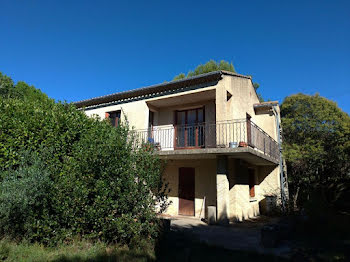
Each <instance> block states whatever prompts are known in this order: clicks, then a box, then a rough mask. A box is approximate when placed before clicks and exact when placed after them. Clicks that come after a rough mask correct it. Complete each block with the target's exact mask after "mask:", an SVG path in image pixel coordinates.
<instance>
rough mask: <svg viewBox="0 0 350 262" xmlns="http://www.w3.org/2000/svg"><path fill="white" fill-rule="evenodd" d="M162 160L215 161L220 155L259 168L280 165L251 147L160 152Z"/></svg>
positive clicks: (275, 160)
mask: <svg viewBox="0 0 350 262" xmlns="http://www.w3.org/2000/svg"><path fill="white" fill-rule="evenodd" d="M157 154H158V155H159V157H160V158H161V159H165V160H167V159H213V158H216V156H218V155H227V156H228V157H230V158H237V159H242V160H245V161H247V162H248V163H251V164H254V165H257V166H271V165H278V160H277V159H275V158H273V157H271V156H269V155H266V154H263V153H261V152H259V151H258V150H255V149H253V148H250V147H237V148H199V149H180V150H169V151H166V150H164V151H158V152H157Z"/></svg>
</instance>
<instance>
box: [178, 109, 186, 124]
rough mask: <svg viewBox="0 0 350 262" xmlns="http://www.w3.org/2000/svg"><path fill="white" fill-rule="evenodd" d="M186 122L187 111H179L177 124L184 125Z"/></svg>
mask: <svg viewBox="0 0 350 262" xmlns="http://www.w3.org/2000/svg"><path fill="white" fill-rule="evenodd" d="M185 123H186V112H185V111H181V112H177V124H178V125H184V124H185Z"/></svg>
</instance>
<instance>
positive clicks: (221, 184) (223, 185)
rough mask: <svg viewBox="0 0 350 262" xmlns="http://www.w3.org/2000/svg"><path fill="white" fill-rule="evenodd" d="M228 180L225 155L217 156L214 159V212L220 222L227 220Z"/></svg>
mask: <svg viewBox="0 0 350 262" xmlns="http://www.w3.org/2000/svg"><path fill="white" fill-rule="evenodd" d="M229 191H230V188H229V181H228V169H227V156H217V159H216V210H217V211H216V212H217V216H216V217H217V221H218V223H220V224H228V222H229V215H228V210H229Z"/></svg>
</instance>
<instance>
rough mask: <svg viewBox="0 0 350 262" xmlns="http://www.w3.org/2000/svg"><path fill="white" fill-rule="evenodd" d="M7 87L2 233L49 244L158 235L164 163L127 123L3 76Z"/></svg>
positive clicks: (0, 171)
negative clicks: (89, 114) (90, 115)
mask: <svg viewBox="0 0 350 262" xmlns="http://www.w3.org/2000/svg"><path fill="white" fill-rule="evenodd" d="M3 79H4V81H3ZM0 86H1V87H2V91H3V92H2V93H1V99H0V112H1V114H0V201H1V203H0V205H1V206H0V234H3V235H9V236H12V237H15V238H24V237H25V238H27V239H29V240H31V241H39V242H42V243H46V244H48V243H55V242H57V241H61V240H69V239H71V238H72V237H74V236H75V235H80V236H82V237H84V238H89V239H100V240H103V241H107V242H116V241H117V242H121V243H129V242H130V241H131V240H132V239H133V238H135V237H136V238H137V237H149V236H154V235H155V234H156V233H157V220H156V212H155V206H156V205H158V204H161V205H166V197H165V194H164V193H165V191H164V190H165V189H166V187H164V186H163V184H162V180H161V171H162V170H161V168H162V163H161V162H160V160H159V159H158V158H157V157H156V156H155V154H153V152H152V150H151V151H150V150H148V149H149V147H135V144H136V143H137V141H136V138H135V137H134V136H133V135H132V134H133V132H132V131H131V130H129V127H128V126H125V125H120V127H118V128H114V127H112V126H111V125H110V123H109V122H108V121H101V120H99V119H97V118H88V117H87V116H86V115H85V114H84V112H82V111H78V110H77V109H76V108H75V107H74V105H71V104H66V103H55V102H54V101H53V100H52V99H49V98H48V97H47V96H46V95H45V94H43V93H42V92H41V91H40V90H37V89H35V88H34V87H32V86H29V85H27V84H26V83H24V82H19V83H17V84H16V85H14V84H13V82H12V80H10V79H9V78H8V77H6V76H4V75H1V78H0ZM38 207H40V208H38Z"/></svg>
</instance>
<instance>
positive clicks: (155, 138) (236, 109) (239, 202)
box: [75, 71, 287, 223]
mask: <svg viewBox="0 0 350 262" xmlns="http://www.w3.org/2000/svg"><path fill="white" fill-rule="evenodd" d="M75 104H76V106H77V107H78V108H81V109H83V110H84V111H85V113H86V114H87V115H88V116H93V115H98V116H99V117H101V118H109V119H110V120H111V124H112V125H114V126H117V125H118V123H120V121H123V120H125V119H126V117H127V120H128V122H129V125H130V126H132V127H134V129H135V131H134V132H136V135H137V136H138V138H139V139H140V140H142V141H145V142H147V141H148V142H150V143H153V144H154V145H155V146H156V147H157V148H158V151H157V154H159V157H160V158H161V159H165V160H167V161H166V168H165V171H164V178H165V180H166V181H167V182H168V183H169V187H170V189H171V192H170V194H169V199H170V200H171V205H170V206H169V207H168V209H167V210H166V213H167V214H169V215H187V216H195V217H203V216H208V207H209V206H213V207H214V209H213V207H210V210H215V212H216V218H217V220H218V222H222V223H227V222H228V221H229V220H238V221H241V220H244V219H247V218H251V217H255V216H257V215H259V214H260V212H261V211H263V210H265V209H267V208H268V207H269V205H268V204H269V203H271V202H273V201H274V202H275V203H279V204H281V203H282V204H283V201H284V199H285V197H286V195H287V193H286V192H285V191H284V190H285V189H286V175H285V172H284V170H283V159H282V157H281V156H280V147H279V143H278V141H280V139H279V136H280V120H279V114H280V112H279V106H278V103H277V102H267V103H260V102H259V99H258V96H257V94H256V91H255V89H254V87H253V83H252V79H251V77H250V76H245V75H240V74H236V73H232V72H226V71H216V72H211V73H207V74H203V75H199V76H195V77H191V78H188V79H183V80H177V81H172V82H166V83H162V84H159V85H153V86H149V87H145V88H139V89H134V90H130V91H125V92H120V93H115V94H111V95H106V96H101V97H96V98H92V99H88V100H83V101H79V102H76V103H75ZM271 199H272V201H271ZM266 200H268V201H266ZM266 203H267V204H266ZM270 206H271V205H270ZM215 212H214V215H215Z"/></svg>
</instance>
